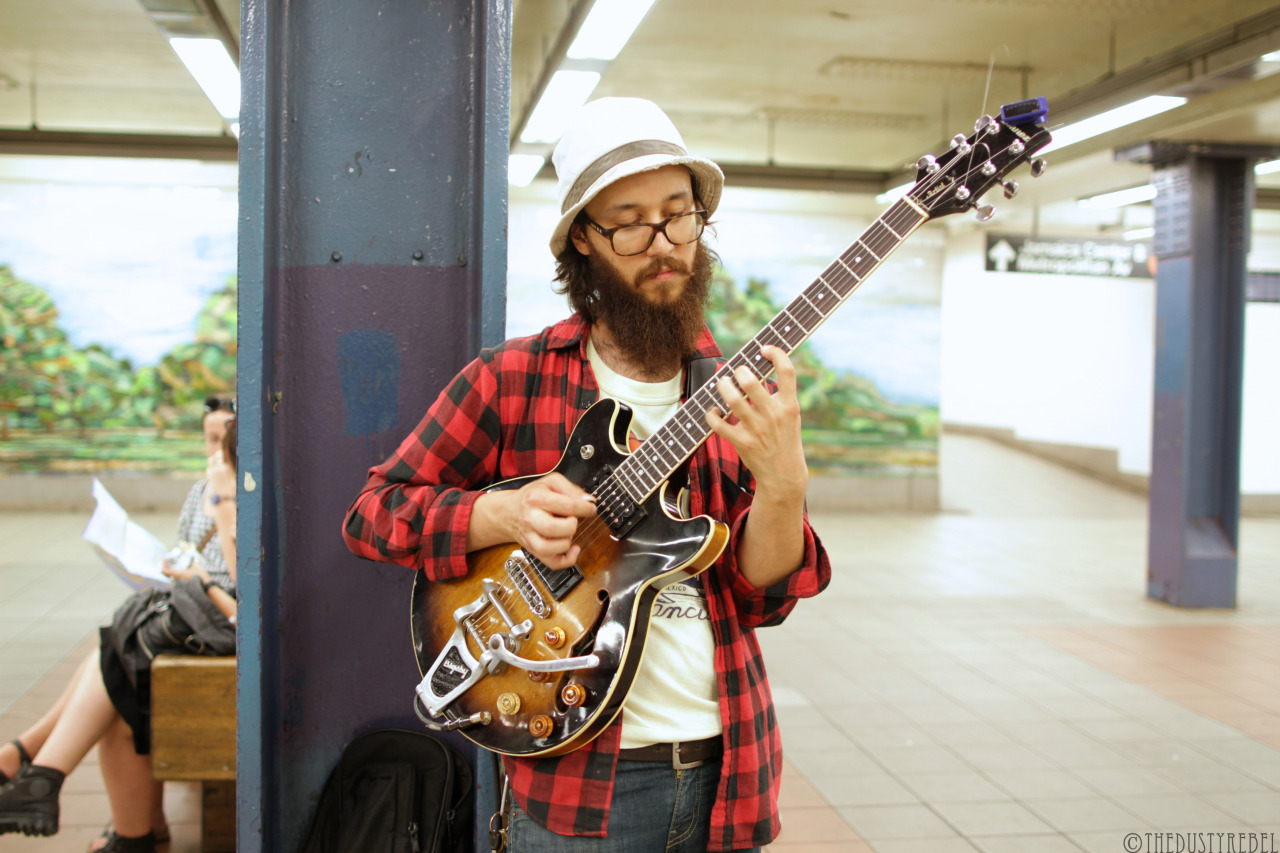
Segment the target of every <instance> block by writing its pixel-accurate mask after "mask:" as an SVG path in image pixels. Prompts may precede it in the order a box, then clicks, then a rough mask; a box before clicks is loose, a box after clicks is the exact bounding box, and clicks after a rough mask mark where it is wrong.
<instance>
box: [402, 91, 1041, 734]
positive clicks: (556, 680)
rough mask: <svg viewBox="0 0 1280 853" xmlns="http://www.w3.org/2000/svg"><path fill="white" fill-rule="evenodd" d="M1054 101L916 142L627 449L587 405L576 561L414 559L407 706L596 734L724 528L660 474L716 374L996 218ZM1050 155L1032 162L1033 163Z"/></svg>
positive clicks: (689, 444)
mask: <svg viewBox="0 0 1280 853" xmlns="http://www.w3.org/2000/svg"><path fill="white" fill-rule="evenodd" d="M1047 114H1048V106H1047V104H1046V102H1045V100H1044V99H1043V98H1034V99H1031V100H1027V101H1020V102H1018V103H1014V104H1008V105H1006V106H1005V107H1003V108H1002V109H1001V111H1000V116H999V118H992V117H990V116H984V117H983V118H981V119H979V121H978V122H977V124H976V126H975V132H974V134H973V135H972V136H970V137H968V138H966V137H964V136H963V135H958V136H957V137H956V138H955V139H954V140H952V143H951V149H950V150H949V151H947V152H946V153H944V154H941V155H939V156H937V157H934V156H932V155H926V156H925V157H922V158H921V159H920V161H919V162H918V163H917V166H918V173H917V178H916V183H915V185H914V186H913V187H912V189H911V190H910V191H909V192H907V194H906V195H905V196H903V197H902V198H901V199H899V200H898V201H896V202H894V203H893V204H892V205H891V206H890V207H889V209H888V210H887V211H885V213H884V214H883V215H882V216H880V218H879V219H877V220H876V221H875V222H874V223H872V225H871V227H870V228H868V229H867V230H866V231H865V232H864V233H863V234H862V236H861V237H859V238H858V240H857V241H856V242H854V244H853V245H852V246H850V247H849V248H848V249H847V250H846V251H845V252H844V253H842V254H841V255H840V256H839V257H838V258H836V259H835V260H834V261H833V262H832V263H831V265H830V266H828V267H827V268H826V270H825V271H824V272H823V273H822V274H821V275H819V276H818V278H817V279H816V280H815V281H814V282H813V283H812V284H810V285H809V286H808V287H807V288H805V290H804V291H803V292H802V293H801V294H800V295H799V296H797V297H796V298H795V299H794V300H792V301H791V303H790V304H789V305H787V307H786V308H784V309H783V310H782V311H781V313H779V314H778V316H777V317H775V318H774V319H773V320H772V321H770V323H769V324H768V325H767V326H766V327H765V328H764V329H763V330H761V331H760V333H759V334H757V335H756V336H755V337H754V338H752V339H751V341H749V342H748V343H747V345H746V346H744V347H743V348H742V350H741V351H740V352H738V353H737V355H735V356H733V357H732V358H730V359H729V360H728V361H727V362H726V363H725V364H724V365H722V366H721V367H720V369H719V370H718V371H717V372H716V373H715V375H714V376H712V377H711V378H710V379H709V380H708V381H707V382H705V383H704V384H703V385H702V386H701V387H700V388H698V389H697V390H696V391H694V392H693V393H692V394H690V395H689V397H688V398H687V399H686V400H685V402H684V403H683V404H681V406H680V408H679V409H678V410H677V412H676V414H675V415H674V416H673V417H672V418H671V419H670V420H668V421H667V422H666V423H665V424H663V425H662V427H660V428H659V429H658V431H657V432H655V433H654V434H653V435H652V436H651V437H650V438H649V439H647V440H646V441H645V442H644V443H643V444H641V445H640V447H639V448H638V449H637V450H636V451H635V452H634V453H631V452H628V450H627V449H626V448H627V428H628V426H629V423H630V420H631V415H630V411H629V410H628V409H627V408H626V407H625V406H622V405H621V404H619V403H617V402H615V401H612V400H608V399H605V400H602V401H600V402H599V403H596V404H595V405H594V406H592V407H591V408H590V409H588V410H587V411H586V412H585V413H584V414H583V416H582V418H581V420H580V421H579V422H578V423H577V425H576V426H575V427H574V429H573V432H572V434H571V435H570V437H569V445H568V447H566V448H565V450H564V455H563V456H562V457H561V459H560V462H559V463H558V464H557V465H556V467H555V469H554V471H556V472H559V473H560V474H563V475H564V476H565V477H567V478H568V479H569V480H570V481H571V482H573V483H575V484H577V485H578V486H580V487H582V488H583V489H585V490H586V491H588V492H590V493H591V494H592V495H593V496H594V497H595V502H596V506H597V508H598V510H597V517H596V518H593V519H586V520H583V521H581V522H580V523H579V527H578V532H577V534H576V536H575V540H574V541H575V542H577V543H578V544H579V545H580V546H581V547H582V551H581V555H580V557H579V558H578V562H577V565H575V566H573V567H571V568H568V569H563V570H552V569H549V568H547V567H546V566H544V565H543V564H542V563H541V562H539V561H538V560H537V559H536V558H535V557H533V556H532V555H530V554H527V553H525V552H524V551H523V550H522V549H520V548H519V547H518V546H517V545H515V544H509V545H501V546H496V547H493V548H487V549H484V550H481V551H476V552H474V553H472V554H470V555H469V556H468V558H467V563H468V568H469V572H468V573H467V576H466V577H464V578H460V579H457V580H452V581H443V582H431V581H428V580H426V579H425V577H424V576H423V575H422V574H421V573H419V574H418V576H417V579H416V580H415V581H414V588H413V605H412V617H411V621H412V628H413V638H414V646H415V649H414V650H415V653H416V655H417V659H418V666H419V669H420V670H421V672H422V674H423V678H422V681H421V683H420V684H419V685H418V687H417V691H416V699H415V706H414V707H415V710H416V711H417V712H418V715H419V717H421V718H422V720H423V722H424V723H426V724H427V725H428V726H430V727H432V728H437V729H458V730H460V731H461V732H462V734H463V735H465V736H466V737H467V738H469V739H470V740H472V741H474V742H475V743H476V744H478V745H479V746H482V747H485V748H486V749H490V750H493V751H495V752H500V753H504V754H508V755H519V756H552V755H560V754H563V753H566V752H569V751H571V750H573V749H576V748H578V747H580V746H582V745H583V744H585V743H587V742H589V741H590V740H591V739H592V738H594V737H596V736H597V735H598V734H600V732H602V731H603V730H604V729H605V728H606V727H607V726H608V725H609V724H610V723H611V722H612V721H613V720H614V718H615V717H616V716H617V714H618V712H619V711H620V710H621V708H622V703H623V700H624V699H625V697H626V694H627V690H628V689H629V687H630V686H631V683H632V680H633V679H634V677H635V673H636V670H637V669H638V667H639V665H640V658H641V655H642V653H643V651H644V641H645V635H646V632H647V628H648V620H649V613H650V609H651V607H652V604H653V600H654V597H655V596H656V595H657V594H658V592H659V591H660V590H661V589H662V588H663V587H665V586H667V585H669V584H671V583H673V582H675V581H676V580H679V579H682V578H685V577H688V576H689V575H695V574H697V573H699V572H701V571H703V570H704V569H706V568H707V567H709V566H710V565H711V564H712V563H713V562H714V561H715V560H716V558H717V557H718V556H719V555H720V552H721V551H722V550H723V549H724V547H725V544H726V543H727V542H728V539H729V533H728V529H727V528H726V526H725V525H724V524H722V523H720V522H718V521H715V520H713V519H711V518H708V517H707V516H698V517H696V518H685V517H683V516H682V513H681V512H680V510H679V509H678V508H677V501H676V499H675V495H674V494H671V493H670V492H673V491H674V489H669V488H668V484H667V480H668V478H669V477H671V476H672V475H673V474H674V473H675V472H676V471H677V469H679V468H680V466H681V465H682V464H683V463H684V461H685V460H686V459H688V458H689V456H690V455H692V454H693V452H694V451H695V450H696V449H697V448H698V447H699V446H700V445H701V444H702V443H703V442H704V441H705V440H706V439H707V437H708V435H709V434H710V428H709V427H708V426H707V423H706V419H705V414H706V412H707V410H708V409H710V408H712V407H718V406H721V405H722V401H721V400H720V397H719V395H718V393H717V391H716V385H717V383H718V382H719V380H720V379H721V378H723V377H725V376H727V375H730V374H731V372H732V371H734V370H735V369H736V368H738V367H742V366H745V367H748V368H749V369H750V370H751V371H752V372H753V373H754V374H755V375H756V376H759V377H761V378H764V377H765V376H767V375H768V374H769V373H770V372H771V371H772V369H773V364H772V363H771V362H770V361H769V360H768V359H766V358H764V356H763V355H761V352H760V348H761V347H762V346H764V345H766V344H772V345H774V346H777V347H780V348H782V349H783V350H785V351H786V352H788V353H790V352H791V351H792V350H794V349H795V348H796V347H797V346H799V345H800V344H801V343H802V342H803V341H804V340H805V339H807V338H808V337H809V336H810V335H811V334H813V332H814V330H816V329H817V328H818V326H819V325H821V324H822V322H823V321H824V320H826V319H827V317H828V316H830V315H831V314H832V313H833V312H834V311H835V309H836V308H837V307H839V306H840V305H841V304H842V303H844V301H845V300H846V299H848V298H849V296H850V295H851V294H852V293H853V291H854V290H855V289H857V287H858V285H860V284H861V283H862V282H863V281H864V280H865V279H866V278H867V277H868V276H869V275H870V274H871V273H872V272H874V271H875V270H876V268H877V267H879V266H880V265H881V264H882V263H883V262H884V260H885V258H887V257H888V256H889V253H891V252H892V251H893V250H894V249H896V248H897V247H898V246H899V245H900V244H901V243H902V242H903V241H904V240H906V238H907V237H908V236H910V235H911V234H912V233H913V232H914V231H915V230H916V229H918V228H920V226H922V225H924V223H926V222H928V221H929V220H930V219H935V218H938V217H941V216H945V215H948V214H952V213H957V212H960V211H963V210H968V209H976V210H977V215H978V218H979V219H982V220H985V219H989V218H990V216H991V214H992V213H993V212H994V208H992V207H991V206H990V205H985V204H984V205H981V206H979V205H978V203H977V200H978V199H979V198H980V197H981V195H982V194H983V193H984V192H986V191H987V190H988V189H990V188H991V187H992V186H993V185H994V184H996V183H997V182H999V183H1001V184H1002V185H1003V186H1004V190H1005V194H1006V196H1008V197H1010V198H1012V197H1013V194H1014V192H1016V190H1017V185H1016V184H1015V183H1014V182H1013V181H1010V180H1003V178H1004V176H1005V175H1006V174H1008V173H1009V172H1010V171H1012V170H1013V169H1014V168H1016V167H1017V166H1019V165H1021V164H1022V163H1024V162H1026V161H1027V160H1029V159H1030V158H1031V156H1032V155H1033V154H1034V153H1035V152H1036V151H1038V150H1039V149H1040V148H1043V147H1044V146H1045V145H1046V144H1048V142H1049V138H1050V137H1049V133H1048V131H1046V130H1044V129H1043V127H1042V126H1041V125H1042V124H1043V123H1044V121H1045V119H1046V117H1047ZM1043 167H1044V163H1043V161H1040V160H1037V161H1035V162H1033V163H1032V169H1031V171H1032V174H1033V175H1038V174H1039V173H1040V171H1041V170H1042V169H1043ZM540 476H541V475H540ZM532 479H536V478H533V477H528V478H521V479H515V480H508V481H505V482H502V483H498V484H496V485H494V486H491V487H490V490H491V491H496V490H506V489H518V488H520V487H521V486H523V485H525V484H526V483H528V482H529V481H530V480H532ZM424 712H425V713H424Z"/></svg>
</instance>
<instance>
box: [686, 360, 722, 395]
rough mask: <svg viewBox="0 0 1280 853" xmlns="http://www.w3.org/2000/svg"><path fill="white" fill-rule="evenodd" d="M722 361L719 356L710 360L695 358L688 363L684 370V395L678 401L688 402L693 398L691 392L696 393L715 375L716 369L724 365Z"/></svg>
mask: <svg viewBox="0 0 1280 853" xmlns="http://www.w3.org/2000/svg"><path fill="white" fill-rule="evenodd" d="M724 361H725V360H724V359H723V358H721V357H719V356H712V357H711V358H695V359H693V360H692V361H690V362H689V363H688V364H687V365H685V368H684V394H683V395H681V397H680V399H682V400H688V399H689V398H690V397H692V396H693V392H694V391H697V390H698V389H699V388H701V387H702V386H703V385H705V384H707V382H708V381H709V380H710V379H711V377H712V376H714V375H715V372H716V368H718V367H719V366H720V365H722V364H724Z"/></svg>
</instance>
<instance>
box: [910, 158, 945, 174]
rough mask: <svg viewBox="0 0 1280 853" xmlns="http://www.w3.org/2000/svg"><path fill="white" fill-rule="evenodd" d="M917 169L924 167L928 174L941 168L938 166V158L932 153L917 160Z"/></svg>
mask: <svg viewBox="0 0 1280 853" xmlns="http://www.w3.org/2000/svg"><path fill="white" fill-rule="evenodd" d="M916 168H917V169H924V170H925V172H926V173H927V174H930V175H932V174H933V173H934V172H936V171H938V169H939V168H940V167H939V166H938V158H937V157H934V156H933V155H932V154H926V155H924V156H923V157H921V158H920V159H919V160H917V161H916Z"/></svg>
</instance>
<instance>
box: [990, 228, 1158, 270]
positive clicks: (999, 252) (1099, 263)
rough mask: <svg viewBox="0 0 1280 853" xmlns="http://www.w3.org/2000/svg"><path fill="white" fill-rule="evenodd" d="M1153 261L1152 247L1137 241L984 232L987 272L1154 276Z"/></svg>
mask: <svg viewBox="0 0 1280 853" xmlns="http://www.w3.org/2000/svg"><path fill="white" fill-rule="evenodd" d="M1153 261H1154V258H1153V257H1152V255H1151V247H1150V246H1149V245H1147V244H1146V243H1140V242H1127V241H1121V240H1086V239H1081V238H1078V237H1064V238H1058V237H1025V236H1023V237H1016V236H1013V235H1010V234H988V235H987V251H986V267H987V272H1024V273H1026V272H1029V273H1045V274H1047V275H1091V276H1104V277H1107V278H1153V277H1154V276H1153V274H1152V269H1153V267H1154V266H1155V264H1154V263H1153Z"/></svg>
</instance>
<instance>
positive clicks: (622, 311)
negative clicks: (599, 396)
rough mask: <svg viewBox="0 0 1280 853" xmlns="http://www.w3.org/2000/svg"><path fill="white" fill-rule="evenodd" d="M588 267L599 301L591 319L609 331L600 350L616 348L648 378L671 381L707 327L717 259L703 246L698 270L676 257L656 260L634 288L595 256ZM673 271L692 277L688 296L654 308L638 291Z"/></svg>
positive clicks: (696, 259)
mask: <svg viewBox="0 0 1280 853" xmlns="http://www.w3.org/2000/svg"><path fill="white" fill-rule="evenodd" d="M587 261H588V267H589V273H588V274H589V275H590V277H591V283H592V284H593V285H594V287H593V288H592V289H593V290H594V291H595V296H596V299H595V300H594V301H593V302H592V305H591V313H592V315H593V317H594V319H596V320H600V321H602V322H603V323H604V324H605V325H606V326H607V327H608V330H609V339H608V341H607V342H602V341H600V340H598V339H597V341H596V346H597V348H601V347H602V345H604V346H609V345H612V346H616V347H617V348H618V349H620V350H621V351H622V355H623V356H624V357H625V358H626V359H627V360H628V361H630V362H632V363H634V364H635V365H636V366H637V367H639V368H640V370H641V372H642V373H643V374H644V375H645V378H650V377H654V378H657V379H667V378H669V377H670V376H671V371H672V369H673V368H676V367H678V366H679V365H681V364H682V363H683V362H684V360H685V359H686V358H688V357H689V356H691V355H693V353H694V350H695V349H696V348H697V342H698V336H699V335H701V334H702V330H703V328H704V327H705V325H706V318H705V314H704V309H705V308H706V304H707V295H708V293H709V292H710V288H711V273H712V271H713V269H714V255H713V254H712V253H711V252H710V251H708V250H707V248H706V247H705V246H704V245H703V244H702V242H701V241H699V242H698V248H697V252H696V253H695V255H694V259H693V267H692V269H690V268H689V267H688V266H687V265H685V264H684V263H683V262H681V261H679V260H677V259H676V258H673V257H670V256H667V257H665V258H655V259H654V260H653V262H652V263H650V264H648V265H647V266H645V267H644V269H642V270H641V271H640V272H639V273H638V274H637V275H636V278H635V281H634V282H627V281H625V280H624V279H623V277H622V275H621V274H619V272H618V271H617V270H616V269H615V268H614V267H613V266H611V265H610V264H609V263H608V262H607V261H604V260H600V259H599V258H598V257H597V256H595V255H588V256H587ZM668 269H670V270H674V271H675V272H677V273H684V274H688V275H689V278H688V280H687V282H686V284H685V287H684V291H683V292H682V293H681V294H680V296H679V297H677V298H676V299H675V301H673V302H664V303H662V304H655V303H653V302H650V301H649V300H648V299H647V298H646V297H645V296H644V294H642V293H641V292H640V290H639V287H638V285H639V284H640V283H641V282H643V281H644V280H645V279H647V278H649V277H650V276H654V275H657V274H658V273H660V272H662V271H663V270H668Z"/></svg>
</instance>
